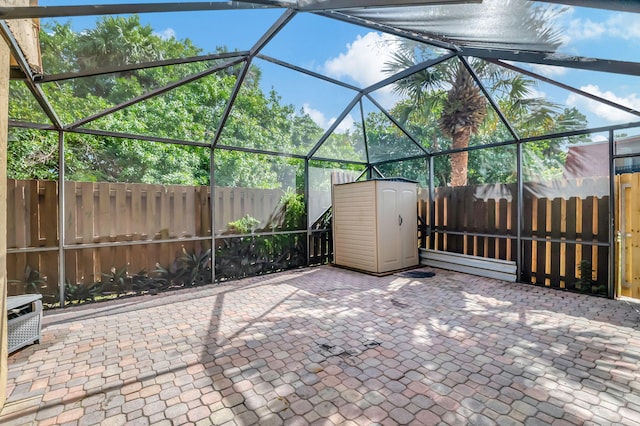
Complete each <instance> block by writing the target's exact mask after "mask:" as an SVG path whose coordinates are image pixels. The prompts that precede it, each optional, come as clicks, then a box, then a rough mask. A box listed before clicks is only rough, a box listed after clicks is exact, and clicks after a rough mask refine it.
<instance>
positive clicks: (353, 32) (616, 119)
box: [40, 0, 640, 128]
mask: <svg viewBox="0 0 640 426" xmlns="http://www.w3.org/2000/svg"><path fill="white" fill-rule="evenodd" d="M121 2H125V1H121ZM147 2H148V1H147ZM85 3H87V2H86V1H81V0H78V1H74V0H62V1H53V0H40V4H41V5H53V4H55V5H61V4H85ZM96 3H101V4H103V3H117V2H116V1H111V2H109V1H106V0H105V1H100V2H96ZM126 3H132V1H126ZM281 14H282V10H250V11H229V12H198V13H192V12H182V13H171V14H147V15H142V16H141V20H142V21H143V23H146V24H150V25H151V26H152V27H153V28H154V30H155V31H156V33H158V34H159V35H162V36H164V37H176V38H178V39H184V38H189V39H191V40H192V41H193V42H194V44H196V45H197V46H200V47H201V48H202V49H203V50H204V51H206V52H208V51H213V50H215V47H216V46H219V45H225V46H227V47H228V48H229V49H230V50H234V49H238V50H246V49H249V48H250V47H251V46H252V45H253V43H255V41H256V40H257V39H258V38H259V37H260V36H261V35H262V34H263V33H264V31H265V30H266V29H267V28H268V27H269V26H270V25H271V24H272V23H273V22H275V20H276V19H277V18H278V17H279V16H280V15H281ZM638 18H639V16H638V15H637V14H629V13H621V12H613V11H603V10H596V9H587V8H576V7H568V8H566V11H565V12H564V13H563V14H561V15H560V16H559V17H558V18H557V22H556V25H557V26H558V28H562V37H563V41H564V43H563V46H562V47H561V49H560V53H562V54H567V55H578V56H587V57H596V58H605V59H616V60H628V61H638V60H639V58H638V52H640V25H638V22H640V19H638ZM94 19H95V18H92V17H82V18H74V19H73V27H74V29H76V30H81V29H82V28H84V27H87V26H90V25H91V23H92V22H93V20H94ZM394 41H395V39H394V38H393V37H392V36H388V35H384V34H381V33H379V32H375V31H372V30H369V29H367V28H363V27H357V26H353V25H348V24H345V23H342V22H338V21H333V20H330V19H326V18H321V17H318V16H315V15H310V14H300V15H298V16H296V17H295V18H294V19H293V20H292V21H291V22H290V23H289V24H288V25H287V27H286V28H285V29H284V30H283V31H282V32H281V33H280V34H279V35H278V36H277V37H276V38H274V40H273V41H272V42H271V43H270V44H269V45H267V46H266V47H265V49H264V50H263V51H262V53H264V54H267V55H270V56H274V57H277V58H279V59H282V60H285V61H288V62H291V63H293V64H295V65H298V66H302V67H305V68H308V69H310V70H313V71H316V72H320V73H323V74H326V75H329V76H331V77H333V78H336V79H338V80H341V81H344V82H347V83H350V84H353V85H356V86H359V87H366V86H368V85H370V84H373V83H375V82H376V81H378V80H380V79H382V78H384V77H385V74H384V72H383V70H382V68H383V67H384V63H385V62H386V61H387V60H388V58H389V54H390V51H391V49H390V48H389V46H393V44H394ZM261 65H262V68H263V71H264V72H263V86H264V88H265V89H266V90H268V89H270V88H271V87H274V88H275V89H276V91H277V92H278V93H279V94H280V95H281V96H282V99H283V101H284V102H286V103H291V104H293V105H295V106H296V108H297V109H304V110H305V111H306V112H307V113H309V114H310V115H311V117H312V118H313V119H314V120H315V121H316V122H317V123H318V124H320V125H321V126H323V127H325V128H326V127H327V126H328V125H330V124H331V123H332V121H333V120H335V117H337V116H338V115H339V114H340V113H341V112H342V110H343V109H344V106H345V105H346V104H347V103H348V102H349V101H350V100H351V99H352V98H353V96H354V93H352V92H351V91H349V90H345V89H342V88H339V87H334V86H333V85H330V84H326V83H324V82H319V81H316V80H315V79H313V78H310V77H305V76H302V75H297V73H292V72H284V73H283V72H279V70H280V67H277V66H274V65H270V64H261ZM526 67H527V68H528V69H531V70H532V71H535V72H538V73H540V74H543V75H545V76H548V77H551V78H554V79H557V80H559V81H561V82H563V83H565V84H569V85H571V86H574V87H577V88H580V89H582V90H585V91H587V92H589V93H592V94H595V95H598V96H602V97H605V98H607V99H610V100H612V101H614V102H618V103H621V104H624V105H627V106H630V107H634V108H636V109H640V79H639V78H631V77H629V76H621V75H613V74H603V73H591V72H584V71H576V70H568V69H560V68H557V67H540V66H526ZM536 95H540V96H546V97H548V98H549V99H551V100H553V101H554V102H556V103H558V104H560V105H566V106H575V107H577V108H578V109H580V110H581V111H582V112H584V113H585V114H586V115H587V116H588V119H589V123H590V125H594V126H600V125H607V124H615V123H620V122H627V121H639V120H640V117H636V118H633V117H629V116H628V115H625V114H624V113H622V112H618V111H616V110H614V109H611V108H609V107H603V106H602V105H599V104H598V103H596V102H593V101H589V100H588V99H585V98H581V97H580V96H577V95H573V94H571V93H569V92H566V91H563V90H561V89H558V88H556V87H554V86H551V85H546V84H540V85H539V86H538V87H537V89H536ZM376 99H377V100H378V101H379V102H381V103H382V104H383V105H385V106H386V107H390V106H391V105H392V104H393V103H394V101H395V100H397V96H395V95H394V94H393V93H392V92H391V90H390V89H386V90H382V91H380V92H379V93H377V94H376ZM353 118H356V117H355V116H353V115H350V116H349V117H348V118H347V120H345V123H344V124H343V126H342V127H343V128H347V127H349V126H350V124H351V121H350V120H352V119H353Z"/></svg>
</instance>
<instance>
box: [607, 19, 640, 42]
mask: <svg viewBox="0 0 640 426" xmlns="http://www.w3.org/2000/svg"><path fill="white" fill-rule="evenodd" d="M607 25H608V29H609V33H610V34H611V35H612V36H614V37H619V38H622V39H624V40H632V39H640V27H638V17H637V15H636V14H631V13H628V14H622V13H618V14H615V15H613V16H612V17H611V18H609V19H608V20H607Z"/></svg>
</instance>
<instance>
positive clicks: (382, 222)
mask: <svg viewBox="0 0 640 426" xmlns="http://www.w3.org/2000/svg"><path fill="white" fill-rule="evenodd" d="M385 183H386V182H379V185H380V186H379V190H378V272H384V271H391V270H394V269H400V268H402V259H401V251H400V250H401V248H400V227H399V219H398V217H399V216H398V213H399V212H398V202H399V193H398V192H399V191H398V189H397V188H395V187H393V186H388V185H385Z"/></svg>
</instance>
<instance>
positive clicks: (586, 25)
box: [564, 19, 608, 40]
mask: <svg viewBox="0 0 640 426" xmlns="http://www.w3.org/2000/svg"><path fill="white" fill-rule="evenodd" d="M607 30H608V29H607V26H606V24H605V23H602V22H593V21H592V20H591V19H572V20H571V21H569V25H568V27H567V29H566V32H565V34H564V35H565V36H566V37H568V38H569V40H588V39H595V38H599V37H602V36H603V35H604V34H606V33H607Z"/></svg>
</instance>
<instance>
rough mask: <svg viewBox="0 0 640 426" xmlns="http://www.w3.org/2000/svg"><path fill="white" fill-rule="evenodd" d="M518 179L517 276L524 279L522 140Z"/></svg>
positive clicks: (518, 158)
mask: <svg viewBox="0 0 640 426" xmlns="http://www.w3.org/2000/svg"><path fill="white" fill-rule="evenodd" d="M516 179H517V187H518V194H517V197H518V202H517V203H516V208H517V218H516V227H517V228H516V276H517V277H518V281H522V224H523V209H522V207H523V205H524V198H523V197H524V179H523V177H522V142H520V141H518V142H517V144H516Z"/></svg>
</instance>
